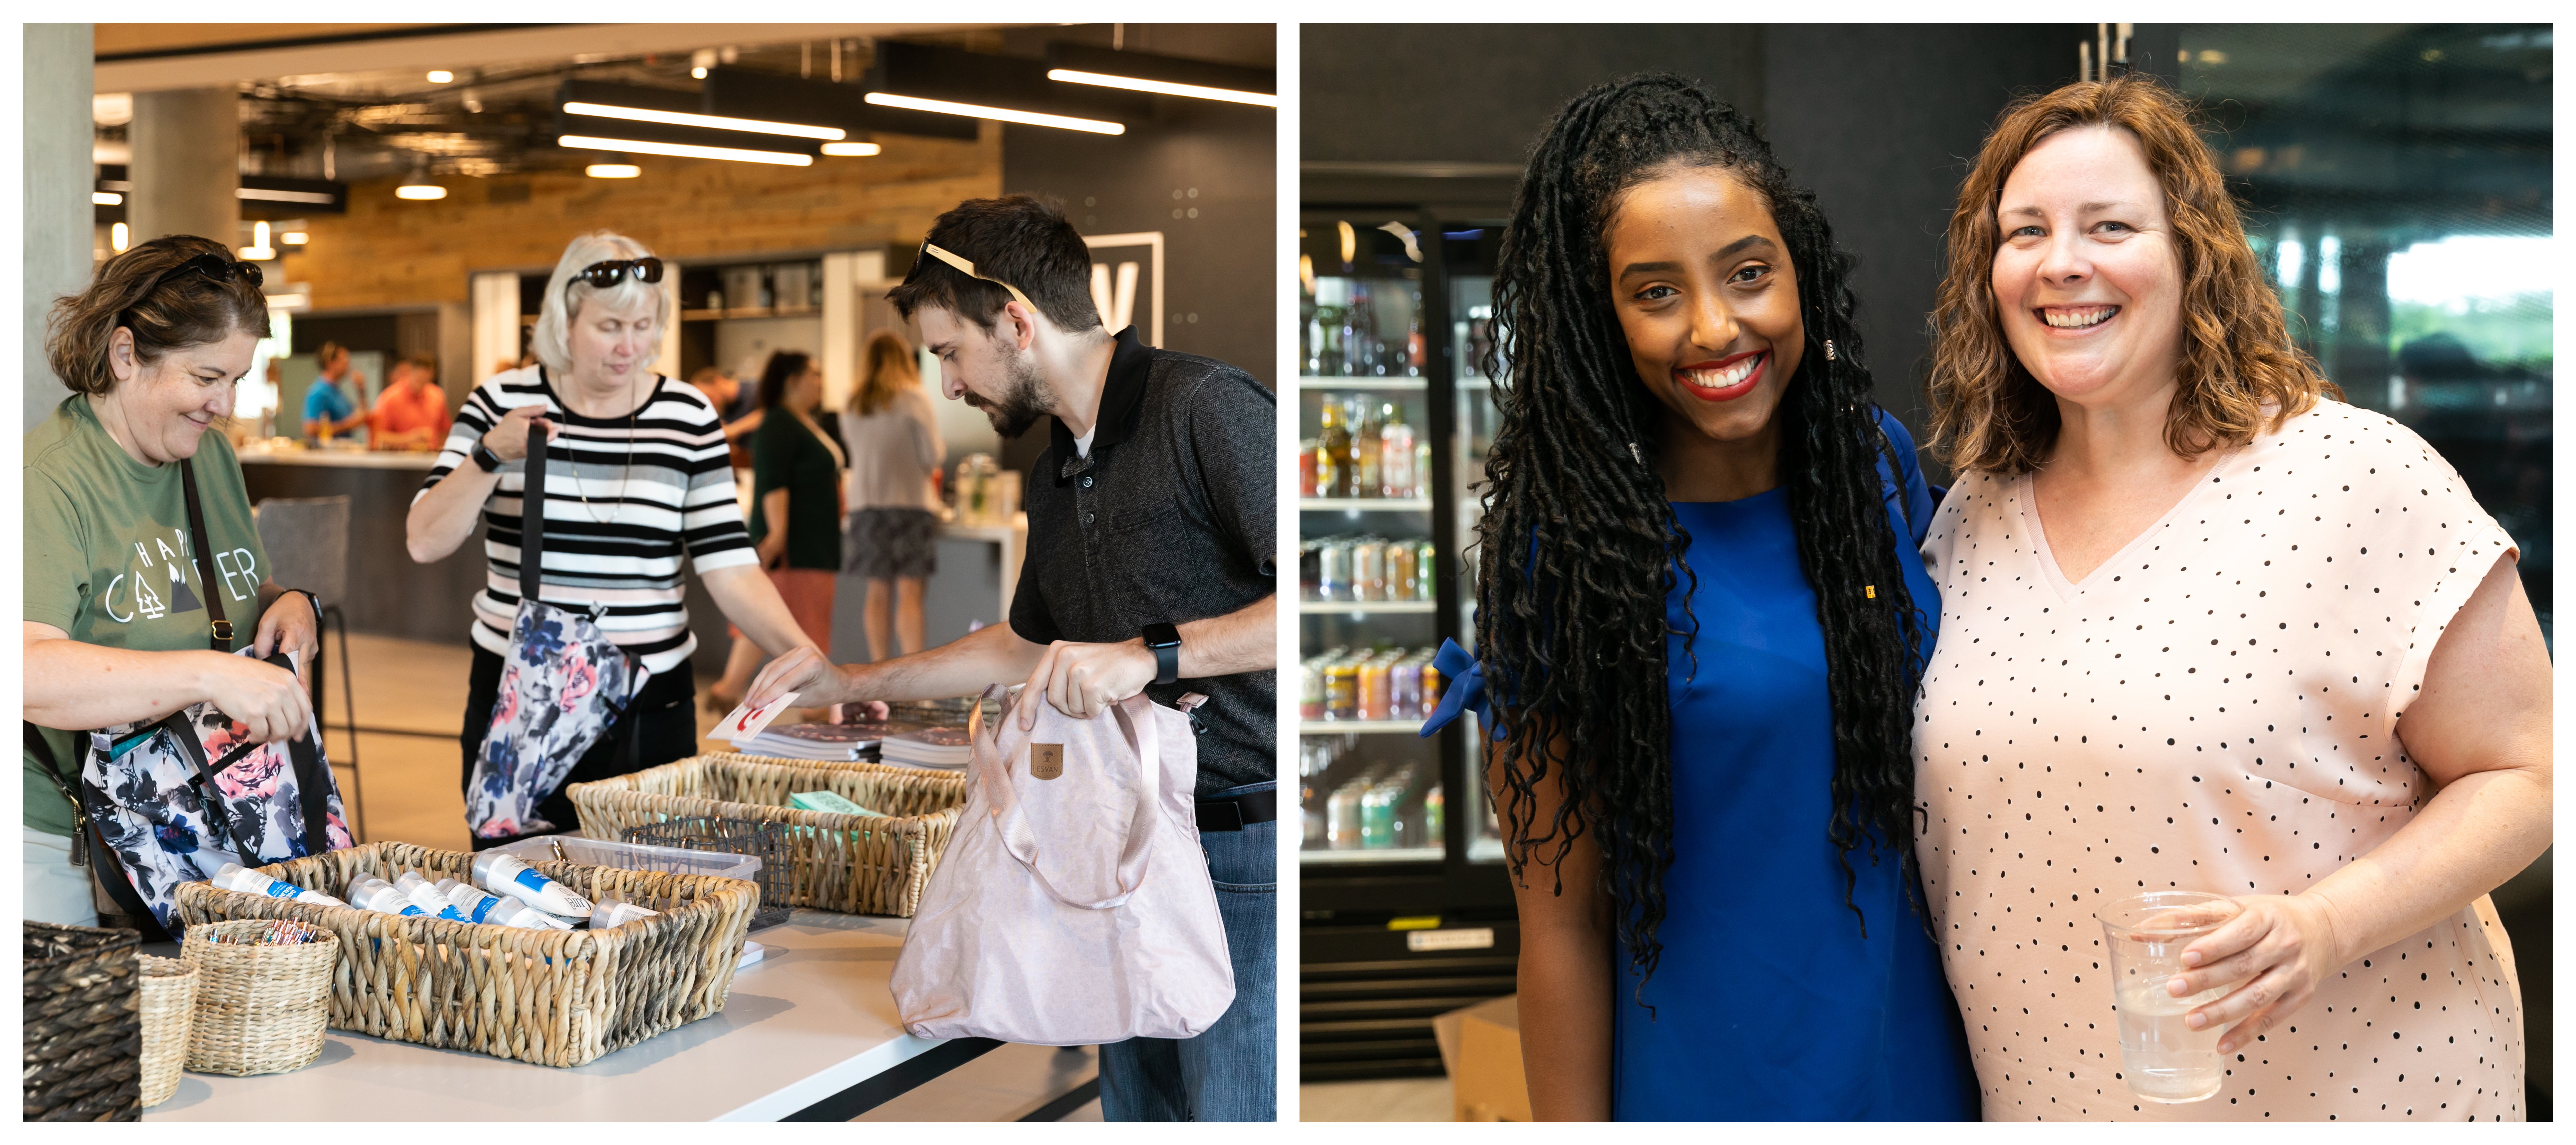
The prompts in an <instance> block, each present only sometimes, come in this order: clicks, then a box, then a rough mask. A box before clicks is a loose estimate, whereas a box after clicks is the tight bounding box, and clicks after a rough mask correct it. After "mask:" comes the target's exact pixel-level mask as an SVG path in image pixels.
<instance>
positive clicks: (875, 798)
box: [564, 752, 966, 918]
mask: <svg viewBox="0 0 2576 1145" xmlns="http://www.w3.org/2000/svg"><path fill="white" fill-rule="evenodd" d="M799 791H829V792H831V793H833V794H835V795H838V796H840V797H842V798H844V799H847V800H849V801H851V802H853V803H856V804H858V805H859V806H861V807H866V808H869V809H870V810H874V811H880V812H883V813H884V814H882V815H874V816H871V815H843V814H838V813H835V812H830V811H807V810H804V809H802V808H798V807H791V806H789V805H788V803H787V798H788V796H790V795H792V794H794V793H796V792H799ZM564 793H565V794H566V795H567V796H569V797H570V798H571V799H572V804H573V808H574V810H575V811H577V812H578V813H579V814H580V816H581V833H582V834H584V835H587V836H589V837H591V838H593V839H607V840H612V841H615V840H622V839H625V838H626V837H627V835H626V832H628V831H630V830H632V829H634V828H636V827H641V826H644V825H646V824H649V823H660V822H663V821H665V820H670V819H688V818H696V817H701V816H704V817H709V818H717V819H744V820H750V821H753V822H768V823H779V824H783V825H785V827H786V828H787V830H786V832H785V835H786V839H787V842H788V846H789V848H790V850H791V851H792V852H793V854H794V856H795V858H794V862H792V863H790V864H788V865H789V867H790V868H791V869H792V870H794V872H795V874H796V883H795V887H794V889H793V890H792V891H790V892H789V894H788V896H787V898H786V900H785V904H786V905H789V906H804V907H818V908H820V909H823V910H835V911H841V912H844V913H848V914H883V915H894V916H897V917H901V918H910V917H912V912H913V911H914V910H915V909H916V908H918V907H919V906H920V905H921V890H922V887H923V886H924V885H926V884H927V883H929V881H930V872H931V870H932V869H933V868H935V867H937V866H938V865H939V856H940V854H941V853H942V852H944V851H946V850H947V848H948V837H949V836H950V835H951V834H952V833H954V832H955V831H956V829H957V814H958V812H959V811H960V810H962V809H964V807H965V806H966V777H965V775H963V774H962V773H961V774H946V773H941V772H932V771H923V770H920V769H918V768H910V767H886V766H883V765H880V764H874V763H839V762H830V763H825V762H815V761H807V760H784V759H776V758H772V757H769V756H754V755H738V754H735V753H732V752H718V753H715V754H712V755H701V756H695V757H692V758H689V759H683V760H678V761H676V762H672V763H666V764H663V765H662V766H660V767H648V768H646V769H644V770H642V771H639V772H635V773H634V774H632V775H620V776H615V777H612V778H609V779H603V780H600V781H598V782H596V783H575V784H572V785H570V786H568V787H566V788H565V789H564ZM768 866H769V861H768V860H766V859H764V860H762V867H763V869H764V871H765V870H766V869H767V868H768ZM762 905H763V906H769V905H773V904H772V903H770V902H763V903H762Z"/></svg>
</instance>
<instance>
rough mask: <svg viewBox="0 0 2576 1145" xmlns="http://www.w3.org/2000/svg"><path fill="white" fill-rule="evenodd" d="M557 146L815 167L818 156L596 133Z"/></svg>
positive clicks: (558, 142)
mask: <svg viewBox="0 0 2576 1145" xmlns="http://www.w3.org/2000/svg"><path fill="white" fill-rule="evenodd" d="M555 146H557V147H569V148H574V149H577V150H582V151H638V152H642V153H643V154H646V155H675V156H678V157H680V158H682V159H728V160H732V161H733V162H736V163H774V164H777V165H778V166H781V167H811V166H813V165H814V157H813V156H811V155H798V154H795V153H793V152H788V151H753V150H749V149H746V148H741V147H701V146H699V145H697V144H694V143H656V142H653V141H651V140H647V139H608V138H603V137H600V136H596V135H562V136H557V137H556V138H555Z"/></svg>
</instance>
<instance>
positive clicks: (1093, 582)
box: [1011, 326, 1279, 795]
mask: <svg viewBox="0 0 2576 1145" xmlns="http://www.w3.org/2000/svg"><path fill="white" fill-rule="evenodd" d="M1277 411H1278V399H1277V398H1275V397H1274V396H1273V395H1272V394H1271V392H1270V391H1269V390H1268V389H1266V388H1264V387H1263V386H1262V384H1261V383H1260V382H1258V381H1256V380H1254V379H1253V377H1252V375H1250V374H1247V373H1244V372H1243V371H1241V370H1238V369H1235V368H1234V367H1232V366H1229V365H1226V364H1225V363H1223V362H1219V361H1215V360H1212V359H1208V358H1201V357H1196V356H1194V355H1190V354H1179V353H1174V352H1172V351H1170V350H1157V349H1154V348H1153V347H1150V346H1147V345H1145V344H1144V343H1142V342H1140V341H1138V340H1137V338H1136V328H1135V327H1133V326H1130V327H1128V328H1127V329H1125V330H1121V331H1119V332H1118V348H1117V351H1116V352H1115V353H1114V354H1113V355H1112V356H1111V358H1110V360H1109V377H1108V380H1107V384H1106V385H1105V386H1104V387H1103V388H1102V390H1101V395H1100V417H1099V420H1098V422H1097V423H1096V425H1095V428H1094V431H1093V435H1092V440H1091V456H1090V457H1088V458H1085V457H1082V456H1080V455H1079V454H1078V453H1077V452H1076V451H1075V449H1074V444H1073V434H1072V432H1071V431H1069V430H1067V429H1065V427H1064V423H1063V422H1061V421H1056V422H1053V426H1054V431H1053V441H1052V444H1050V445H1049V446H1048V447H1047V450H1046V452H1044V453H1041V454H1039V455H1038V460H1037V464H1036V466H1035V467H1034V468H1033V469H1032V470H1031V472H1030V474H1029V479H1028V485H1027V492H1026V494H1025V500H1026V502H1027V506H1028V511H1029V551H1028V555H1027V558H1026V560H1025V562H1024V563H1022V564H1021V566H1020V586H1019V588H1018V589H1017V590H1016V591H1015V593H1014V594H1013V596H1012V597H1011V630H1012V631H1014V632H1017V633H1019V635H1020V638H1021V639H1023V640H1026V641H1029V642H1030V643H1033V644H1048V643H1052V642H1054V641H1057V640H1073V641H1080V642H1085V643H1110V642H1114V641H1120V640H1132V639H1134V638H1135V637H1136V636H1137V635H1139V634H1140V633H1141V632H1142V631H1143V630H1144V627H1145V626H1146V625H1148V624H1152V623H1155V622H1157V621H1164V622H1169V623H1172V624H1186V623H1189V622H1190V621H1193V620H1205V619H1207V618H1209V617H1211V616H1223V615H1225V614H1227V613H1229V612H1234V611H1236V610H1238V609H1241V608H1243V607H1245V606H1247V605H1250V604H1252V603H1254V602H1255V601H1258V600H1260V599H1261V598H1262V597H1265V596H1271V595H1275V594H1276V593H1277V592H1278V590H1279V583H1278V581H1279V574H1278V567H1277V559H1276V556H1275V554H1276V553H1277V551H1278V541H1277V537H1278V532H1277V528H1278V523H1277V518H1278V505H1279V503H1278V500H1277V492H1276V491H1277V488H1278V486H1277V481H1278V451H1279V430H1278V420H1277V419H1278V413H1277ZM1184 692H1197V693H1200V694H1202V695H1205V696H1206V697H1207V698H1208V703H1207V705H1206V706H1204V707H1202V708H1200V709H1199V716H1200V719H1201V721H1202V722H1203V723H1204V724H1205V725H1206V726H1207V731H1206V734H1204V735H1201V736H1200V737H1199V742H1198V749H1199V781H1198V793H1199V794H1201V795H1208V794H1213V793H1215V792H1218V791H1223V790H1225V789H1226V788H1229V787H1237V786H1241V785H1243V784H1247V783H1262V782H1266V781H1270V780H1274V779H1276V778H1278V775H1279V771H1278V763H1277V760H1278V752H1279V744H1278V739H1277V712H1278V708H1277V706H1276V705H1277V699H1276V697H1277V694H1278V673H1277V671H1276V670H1266V671H1260V672H1241V673H1237V674H1235V675H1231V676H1211V677H1203V678H1200V679H1187V678H1184V679H1182V680H1180V681H1178V682H1176V683H1172V684H1163V685H1148V686H1147V687H1146V689H1145V694H1146V695H1148V696H1151V697H1153V699H1154V701H1155V702H1156V703H1160V704H1166V705H1168V704H1170V703H1172V702H1173V701H1174V700H1177V699H1179V698H1180V696H1181V694H1182V693H1184Z"/></svg>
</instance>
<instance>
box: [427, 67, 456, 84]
mask: <svg viewBox="0 0 2576 1145" xmlns="http://www.w3.org/2000/svg"><path fill="white" fill-rule="evenodd" d="M455 78H456V73H455V72H451V71H444V70H441V71H434V72H431V73H429V82H431V83H448V82H450V81H453V80H454V79H455Z"/></svg>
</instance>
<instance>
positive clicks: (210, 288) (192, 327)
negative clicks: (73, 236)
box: [45, 235, 269, 395]
mask: <svg viewBox="0 0 2576 1145" xmlns="http://www.w3.org/2000/svg"><path fill="white" fill-rule="evenodd" d="M207 255H213V256H215V257H217V258H221V259H224V260H226V261H227V262H229V261H231V259H232V258H233V249H232V248H231V247H228V246H225V245H224V244H222V243H219V242H216V241H214V240H213V239H208V238H200V237H198V236H196V235H165V236H163V237H161V238H157V239H153V240H151V241H149V242H144V243H137V244H135V246H134V248H133V249H131V250H128V251H126V252H124V253H122V254H119V255H116V256H115V257H113V258H110V259H108V260H107V261H105V262H102V263H100V264H99V265H98V269H97V270H96V271H94V272H92V273H91V275H90V280H89V285H88V286H86V287H83V288H82V289H81V292H80V293H78V294H67V295H64V296H62V297H60V298H57V299H55V300H54V305H53V312H52V315H51V317H50V318H49V320H48V321H47V324H46V325H47V328H46V332H45V364H46V365H48V366H51V367H53V371H54V376H55V377H57V378H61V379H62V381H63V385H65V386H67V387H69V388H70V389H71V391H72V392H73V393H76V394H93V395H96V394H105V393H107V392H108V391H109V390H112V389H115V388H116V375H115V373H114V372H112V371H111V370H110V369H109V368H108V364H107V354H108V347H109V345H110V344H111V343H112V342H114V340H115V337H116V331H117V329H118V328H119V327H122V328H125V329H128V330H132V331H133V332H134V357H135V359H136V360H137V361H140V362H143V363H145V364H147V365H148V364H150V363H152V362H156V361H159V360H160V359H161V356H162V355H164V354H168V353H169V352H171V351H173V350H184V349H187V348H188V347H190V346H201V345H204V344H206V343H208V342H220V341H223V340H224V339H226V338H229V337H231V336H232V335H233V334H234V333H235V332H237V331H238V332H246V333H248V334H250V335H251V336H253V337H257V338H266V337H268V336H269V328H268V296H267V295H265V294H263V293H261V291H260V288H259V287H257V286H255V285H253V284H251V283H250V282H248V281H245V280H243V279H241V278H239V277H231V276H223V275H216V274H198V273H182V272H181V271H180V268H181V267H184V266H186V265H187V264H188V263H189V262H190V261H191V260H193V259H197V258H201V257H204V256H207Z"/></svg>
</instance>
